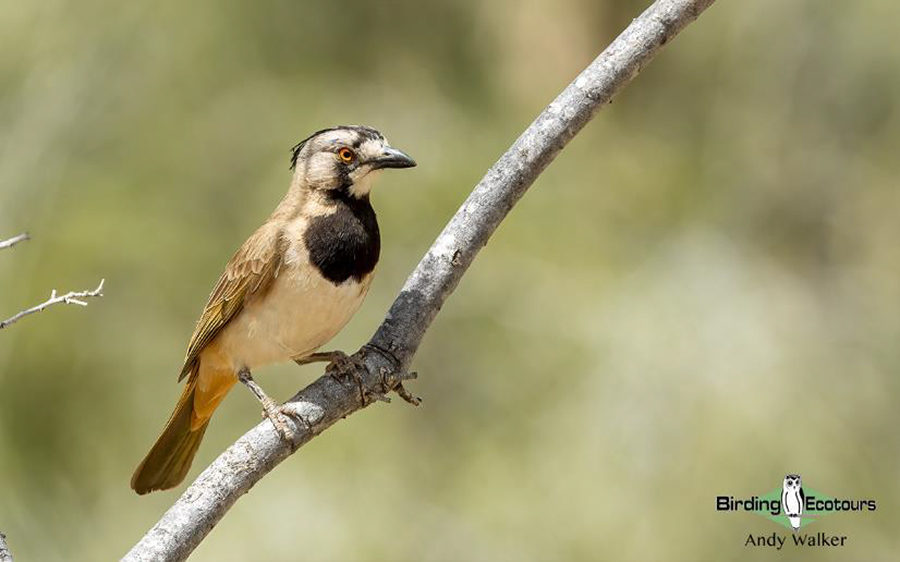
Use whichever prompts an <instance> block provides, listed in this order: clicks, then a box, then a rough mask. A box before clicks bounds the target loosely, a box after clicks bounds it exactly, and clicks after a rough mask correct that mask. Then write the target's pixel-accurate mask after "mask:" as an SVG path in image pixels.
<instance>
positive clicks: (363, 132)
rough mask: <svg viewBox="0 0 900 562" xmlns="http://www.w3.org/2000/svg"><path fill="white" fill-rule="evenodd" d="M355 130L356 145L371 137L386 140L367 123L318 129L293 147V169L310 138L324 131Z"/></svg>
mask: <svg viewBox="0 0 900 562" xmlns="http://www.w3.org/2000/svg"><path fill="white" fill-rule="evenodd" d="M340 130H347V131H355V132H356V133H357V134H358V135H359V137H358V139H357V142H356V143H354V144H355V146H359V145H360V144H361V143H362V141H364V140H369V139H379V140H384V136H383V135H382V134H381V133H379V132H378V131H376V130H375V129H373V128H372V127H366V126H365V125H339V126H337V127H329V128H327V129H322V130H320V131H316V132H315V133H313V134H311V135H309V136H308V137H306V138H305V139H303V140H302V141H300V142H298V143H297V144H295V145H294V146H293V147H292V148H291V170H293V169H294V168H296V167H297V158H299V157H300V151H301V150H303V147H304V146H306V143H307V142H309V140H310V139H312V138H315V137H317V136H319V135H321V134H322V133H329V132H331V131H340Z"/></svg>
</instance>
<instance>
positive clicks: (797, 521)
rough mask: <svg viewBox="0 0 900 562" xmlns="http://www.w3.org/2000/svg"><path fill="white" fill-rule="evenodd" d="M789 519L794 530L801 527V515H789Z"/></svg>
mask: <svg viewBox="0 0 900 562" xmlns="http://www.w3.org/2000/svg"><path fill="white" fill-rule="evenodd" d="M788 521H790V522H791V529H793V530H794V531H797V530H799V529H800V517H797V516H796V515H795V516H793V517H788Z"/></svg>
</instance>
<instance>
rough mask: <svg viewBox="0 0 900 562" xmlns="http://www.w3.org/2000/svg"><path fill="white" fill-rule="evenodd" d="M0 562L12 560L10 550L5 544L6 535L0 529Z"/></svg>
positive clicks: (10, 561)
mask: <svg viewBox="0 0 900 562" xmlns="http://www.w3.org/2000/svg"><path fill="white" fill-rule="evenodd" d="M0 562H13V557H12V552H10V551H9V546H8V545H7V544H6V535H4V534H3V532H2V531H0Z"/></svg>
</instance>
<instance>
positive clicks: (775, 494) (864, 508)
mask: <svg viewBox="0 0 900 562" xmlns="http://www.w3.org/2000/svg"><path fill="white" fill-rule="evenodd" d="M876 509H877V503H876V501H875V500H874V499H872V498H860V499H857V498H840V497H832V496H830V495H828V494H825V493H822V492H820V491H818V490H815V489H812V488H809V487H806V486H804V485H803V481H802V479H801V477H800V475H799V474H787V475H786V476H785V477H784V479H783V480H782V482H781V485H780V486H778V487H776V488H774V489H772V490H771V491H769V492H767V493H765V494H760V495H754V496H750V497H749V498H736V497H735V496H726V495H720V496H716V511H746V512H750V513H755V514H756V515H759V516H761V517H765V518H766V519H768V520H770V521H772V522H774V523H776V524H778V525H780V526H782V527H785V528H787V529H790V530H791V531H792V533H791V538H792V542H793V543H794V544H795V545H796V546H844V544H845V542H846V540H847V537H846V535H827V534H826V533H824V532H818V533H816V534H815V535H812V534H806V533H800V530H801V529H803V528H804V527H806V526H807V525H810V524H811V523H815V522H817V521H819V520H820V519H821V518H823V517H825V516H827V515H831V514H834V513H856V514H858V513H860V512H872V511H875V510H876ZM786 542H787V537H786V536H784V535H779V534H778V533H772V534H771V535H754V534H752V533H751V534H749V535H748V536H747V539H746V541H745V542H744V546H770V547H775V548H776V549H777V550H781V548H782V547H783V546H784V544H786Z"/></svg>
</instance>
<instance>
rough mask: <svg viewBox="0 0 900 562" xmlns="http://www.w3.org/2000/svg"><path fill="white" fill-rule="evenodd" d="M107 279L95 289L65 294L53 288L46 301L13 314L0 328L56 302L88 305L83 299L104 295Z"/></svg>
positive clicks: (0, 324)
mask: <svg viewBox="0 0 900 562" xmlns="http://www.w3.org/2000/svg"><path fill="white" fill-rule="evenodd" d="M105 281H106V279H101V280H100V284H99V285H97V288H96V289H94V290H93V291H70V292H68V293H66V294H64V295H57V294H56V289H53V290H52V291H51V292H50V298H49V299H47V300H46V301H44V302H42V303H41V304H39V305H37V306H32V307H31V308H27V309H25V310H23V311H22V312H19V313H16V314H14V315H13V316H11V317H9V318H7V319H6V320H4V321H3V322H0V330H2V329H3V328H5V327H7V326H9V325H10V324H14V323H16V322H18V321H19V320H20V319H22V318H23V317H25V316H28V315H29V314H34V313H36V312H41V311H43V310H44V309H45V308H48V307H50V306H53V305H55V304H77V305H79V306H87V305H88V303H86V302H84V301H83V300H81V299H86V298H91V297H102V296H103V283H104V282H105Z"/></svg>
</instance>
